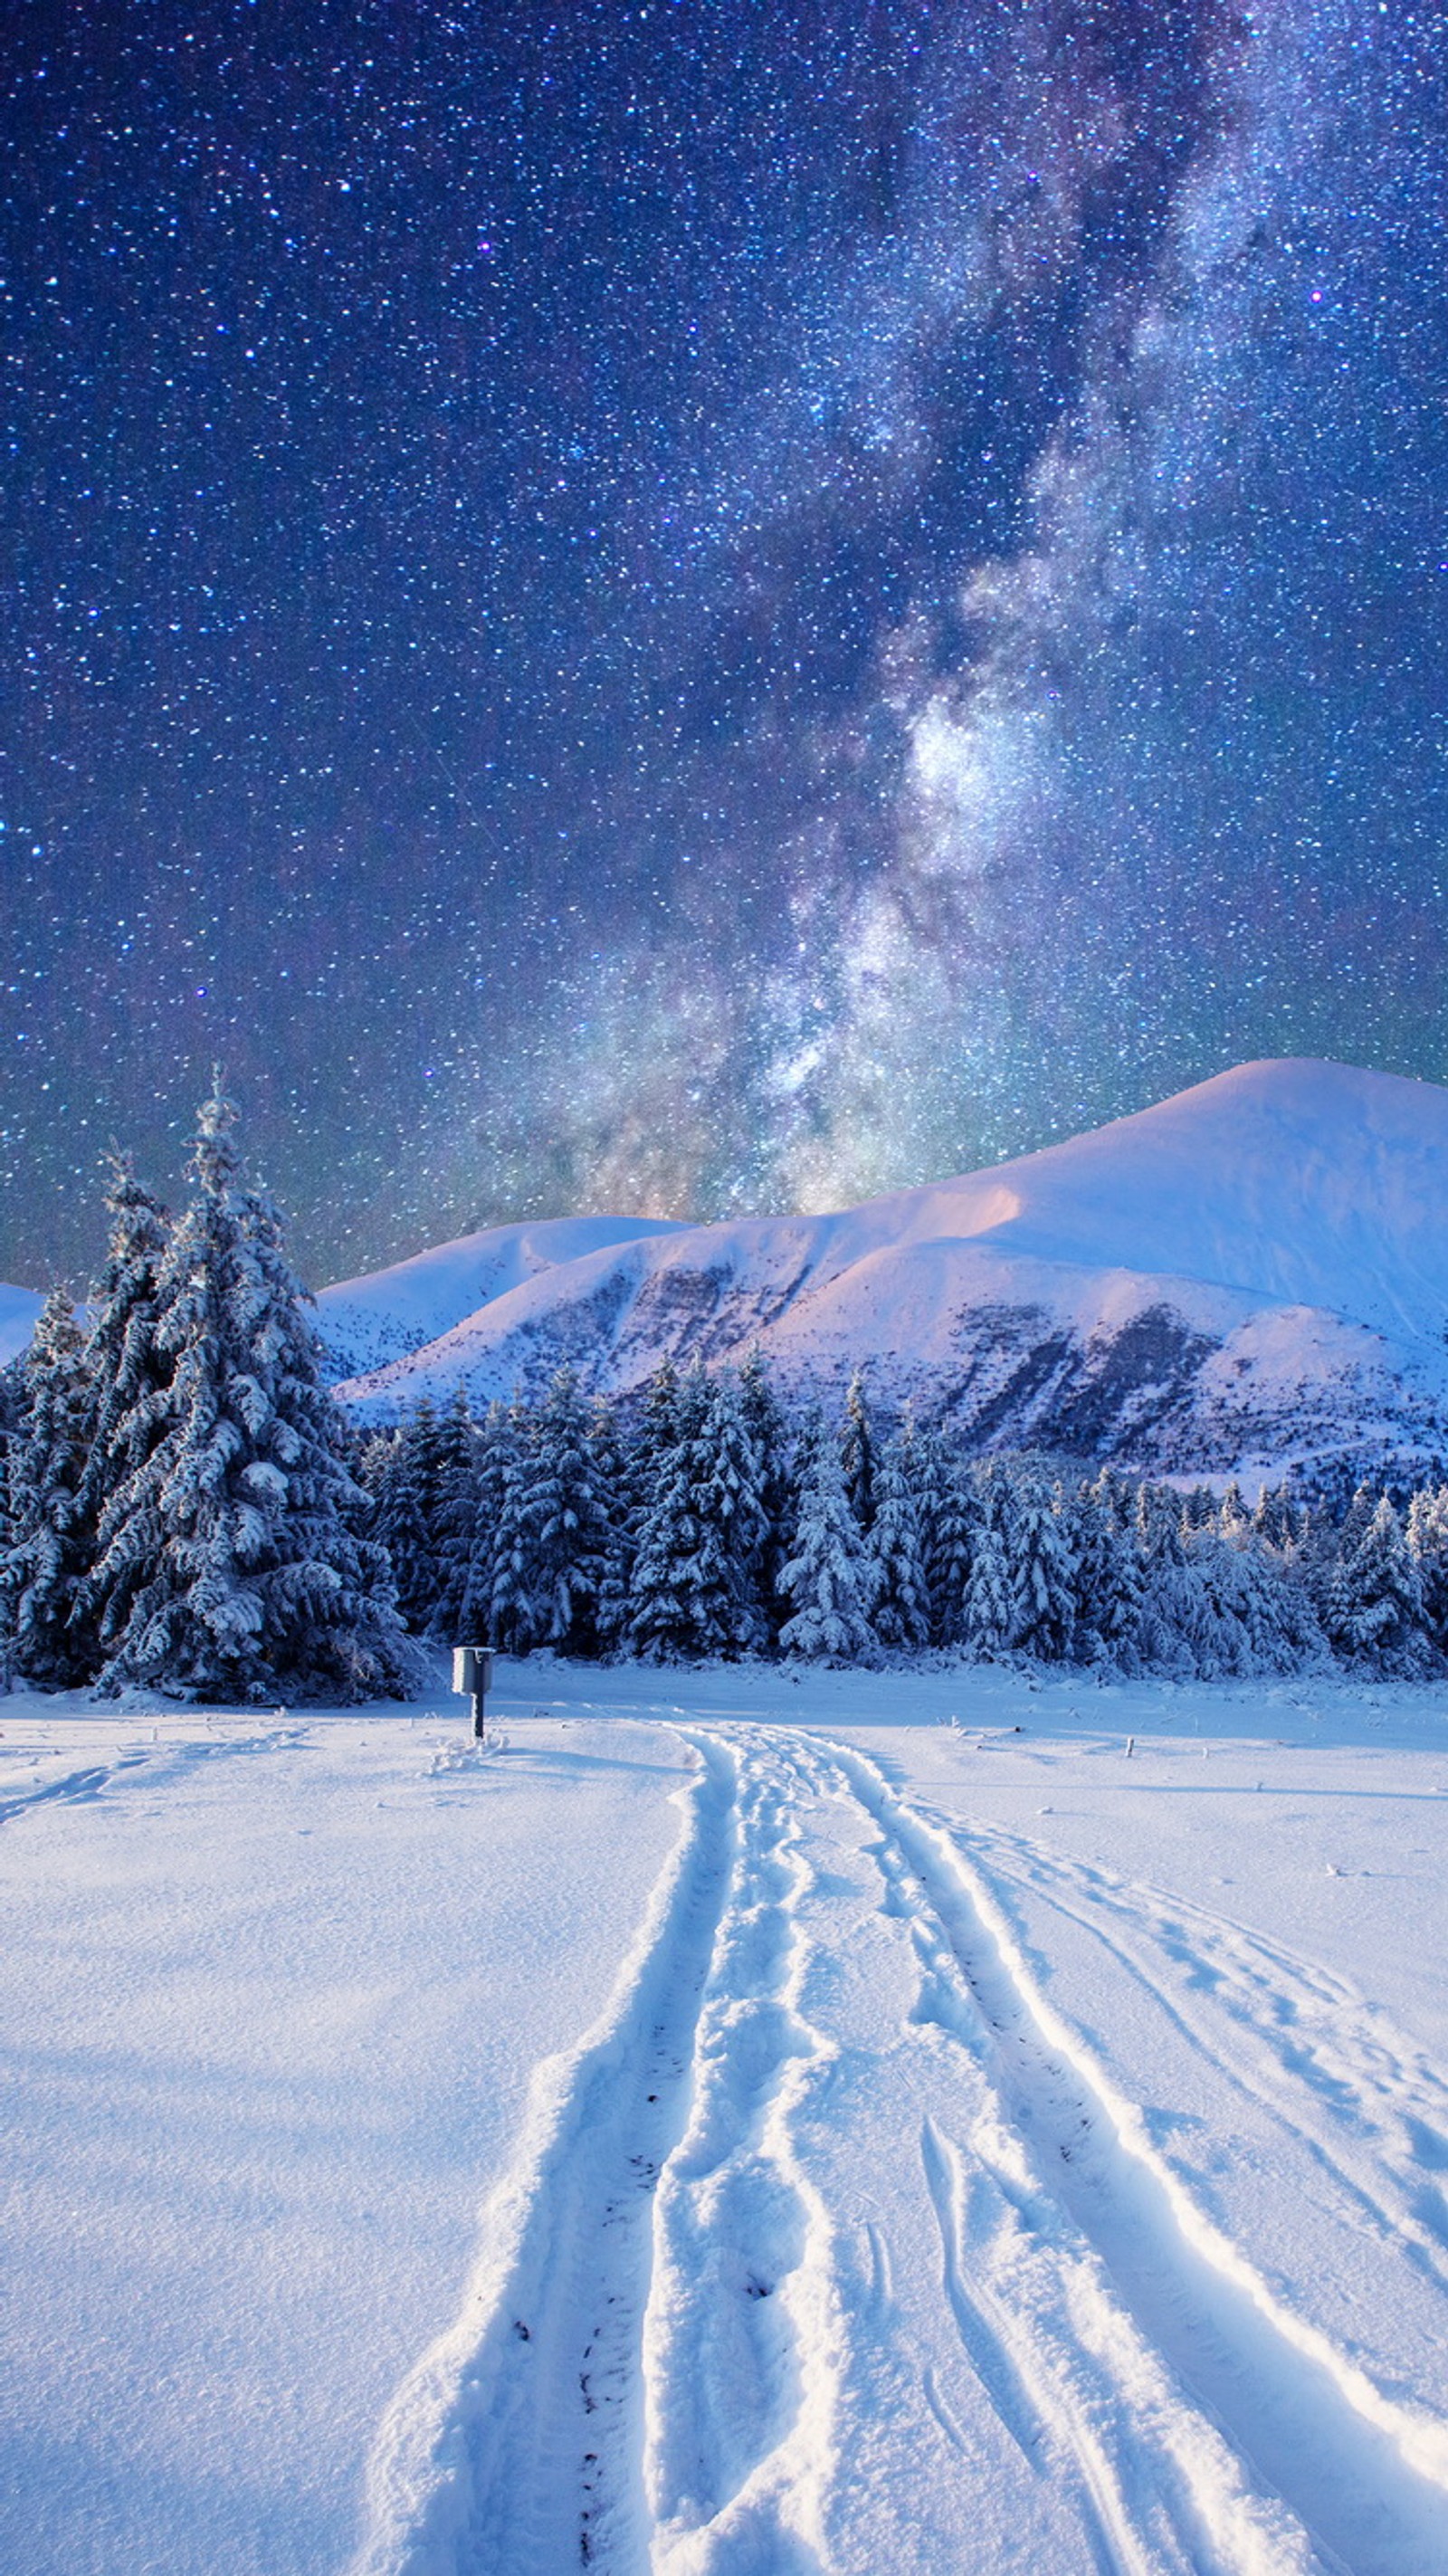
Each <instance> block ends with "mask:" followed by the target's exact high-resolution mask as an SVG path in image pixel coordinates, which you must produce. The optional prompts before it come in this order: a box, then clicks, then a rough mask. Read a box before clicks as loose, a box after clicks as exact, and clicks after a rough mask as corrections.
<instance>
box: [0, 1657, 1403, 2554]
mask: <svg viewBox="0 0 1448 2576" xmlns="http://www.w3.org/2000/svg"><path fill="white" fill-rule="evenodd" d="M495 1715H496V1717H497V1719H498V1720H499V1721H500V1722H501V1726H502V1728H503V1731H504V1733H505V1734H506V1736H507V1739H508V1741H507V1743H506V1745H505V1746H504V1747H503V1748H502V1749H501V1750H497V1751H493V1752H482V1753H479V1752H475V1751H473V1750H472V1749H470V1748H468V1747H466V1746H465V1745H464V1743H463V1740H462V1733H461V1728H460V1724H459V1721H458V1718H457V1716H456V1715H455V1713H454V1704H453V1703H450V1702H446V1701H443V1700H441V1699H440V1700H439V1702H438V1703H437V1706H436V1707H435V1708H433V1709H429V1710H420V1711H415V1712H413V1711H392V1712H376V1711H370V1712H366V1713H361V1714H355V1713H354V1714H349V1715H339V1716H331V1715H320V1716H319V1715H317V1714H315V1713H305V1714H302V1713H291V1714H288V1713H287V1712H285V1711H278V1712H277V1713H276V1714H275V1715H273V1716H265V1715H263V1716H260V1717H258V1716H251V1717H244V1718H243V1717H238V1716H236V1715H235V1714H232V1715H226V1716H223V1715H217V1716H215V1717H214V1718H212V1719H210V1720H208V1719H207V1718H206V1717H205V1716H204V1715H197V1714H194V1713H189V1712H188V1713H177V1712H175V1711H172V1712H169V1713H167V1714H164V1715H163V1714H156V1713H152V1712H149V1711H147V1712H139V1711H138V1712H134V1713H130V1714H126V1715H119V1714H117V1713H116V1712H115V1711H114V1710H110V1711H105V1710H96V1709H92V1708H89V1707H88V1706H87V1705H86V1704H85V1703H84V1702H82V1701H80V1700H59V1701H57V1700H49V1701H43V1700H38V1699H27V1698H20V1697H16V1698H12V1699H10V1700H8V1701H0V1873H3V1879H4V1889H5V1925H6V1930H5V1938H4V1943H3V1949H0V2034H3V2047H4V2056H5V2094H6V2115H5V2126H6V2138H5V2156H4V2161H3V2168H0V2170H3V2185H0V2191H3V2204H0V2205H3V2213H4V2214H3V2222H0V2224H3V2242H4V2246H5V2261H4V2265H3V2278H4V2291H3V2298H4V2308H3V2317H0V2335H3V2350H0V2385H3V2387H4V2390H5V2400H4V2405H3V2410H0V2421H3V2452H0V2463H3V2465H0V2566H3V2567H4V2569H5V2570H6V2571H7V2576H42V2571H43V2576H60V2571H62V2570H63V2571H64V2572H65V2576H100V2572H101V2571H105V2576H114V2571H117V2570H119V2569H122V2568H124V2569H125V2570H126V2571H127V2576H132V2571H141V2570H156V2571H164V2576H202V2571H205V2576H263V2571H265V2576H303V2571H305V2576H331V2571H336V2576H344V2571H350V2576H404V2571H406V2576H462V2571H465V2570H478V2571H482V2570H487V2571H488V2576H525V2571H526V2576H555V2571H556V2572H557V2576H563V2571H565V2570H569V2569H574V2568H578V2567H580V2566H585V2565H586V2566H591V2567H593V2568H596V2569H608V2570H614V2571H618V2576H642V2571H643V2570H645V2569H648V2568H652V2569H654V2570H657V2571H660V2576H664V2572H665V2571H667V2576H693V2571H711V2576H714V2572H715V2571H717V2576H805V2571H810V2576H817V2571H823V2570H830V2569H837V2570H840V2571H842V2576H843V2571H858V2576H936V2571H941V2576H944V2571H951V2576H954V2571H957V2570H959V2571H967V2570H969V2571H982V2576H984V2571H997V2570H1007V2569H1011V2570H1022V2571H1024V2570H1031V2571H1033V2576H1034V2572H1035V2571H1050V2576H1076V2571H1080V2576H1098V2571H1107V2570H1111V2571H1122V2576H1147V2571H1156V2570H1163V2571H1167V2570H1170V2571H1188V2570H1190V2571H1194V2576H1228V2572H1229V2571H1232V2576H1267V2572H1268V2571H1287V2570H1306V2569H1310V2568H1322V2569H1330V2568H1346V2569H1349V2570H1351V2571H1353V2576H1370V2572H1372V2576H1376V2571H1383V2576H1389V2571H1391V2576H1407V2571H1410V2570H1412V2571H1421V2576H1429V2571H1433V2576H1442V2571H1443V2570H1444V2569H1445V2568H1448V2420H1445V2419H1448V2196H1445V2185H1448V1974H1445V1971H1448V1906H1445V1904H1444V1902H1443V1894H1442V1891H1443V1887H1444V1884H1445V1879H1448V1867H1445V1864H1448V1695H1445V1694H1443V1693H1442V1692H1423V1691H1407V1690H1402V1691H1388V1690H1376V1691H1361V1690H1350V1689H1348V1688H1347V1687H1346V1686H1344V1685H1341V1684H1333V1685H1322V1684H1316V1683H1313V1684H1309V1683H1295V1684H1283V1685H1258V1686H1252V1687H1249V1686H1243V1687H1241V1688H1236V1689H1229V1688H1223V1687H1216V1688H1211V1687H1205V1686H1203V1687H1197V1688H1193V1689H1170V1688H1166V1689H1164V1688H1162V1687H1160V1686H1156V1687H1151V1686H1147V1685H1134V1686H1130V1687H1122V1688H1118V1689H1106V1690H1103V1689H1097V1688H1095V1687H1093V1686H1092V1685H1091V1684H1089V1683H1086V1682H1082V1681H1080V1680H1077V1681H1074V1682H1073V1681H1063V1680H1052V1681H1049V1682H1045V1681H1043V1682H1041V1683H1039V1684H1036V1683H1032V1682H1030V1681H1028V1680H1027V1679H1025V1678H1023V1677H1019V1676H1015V1675H1010V1674H1005V1673H986V1672H978V1671H977V1672H969V1671H966V1672H939V1673H926V1674H909V1675H906V1674H895V1675H890V1676H887V1677H883V1678H882V1677H878V1676H870V1675H865V1674H850V1675H841V1676H831V1675H810V1676H808V1677H806V1678H803V1679H802V1680H800V1681H798V1682H796V1681H793V1680H792V1679H791V1678H790V1677H789V1676H788V1675H787V1674H784V1673H782V1672H780V1671H778V1670H766V1669H764V1668H760V1669H757V1670H756V1669H750V1670H743V1671H723V1670H720V1671H713V1672H704V1673H690V1674H673V1673H667V1674H650V1673H642V1672H640V1671H639V1670H638V1669H637V1668H634V1669H619V1670H614V1671H608V1672H598V1671H584V1670H581V1669H576V1668H573V1669H570V1668H566V1667H563V1666H549V1665H547V1664H538V1663H534V1664H530V1665H528V1666H526V1667H522V1666H513V1667H508V1666H505V1667H503V1670H502V1679H501V1687H500V1689H499V1691H498V1693H497V1695H496V1700H495Z"/></svg>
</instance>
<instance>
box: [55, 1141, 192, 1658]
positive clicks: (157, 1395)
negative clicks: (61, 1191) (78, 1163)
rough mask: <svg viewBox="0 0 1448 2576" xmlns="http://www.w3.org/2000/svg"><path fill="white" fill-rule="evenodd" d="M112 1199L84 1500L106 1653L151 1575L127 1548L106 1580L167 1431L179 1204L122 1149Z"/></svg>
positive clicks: (91, 1593)
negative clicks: (117, 1506)
mask: <svg viewBox="0 0 1448 2576" xmlns="http://www.w3.org/2000/svg"><path fill="white" fill-rule="evenodd" d="M106 1205H107V1207H108V1208H109V1210H110V1212H111V1234H110V1242H109V1245H108V1247H107V1252H106V1260H105V1265H104V1268H103V1269H102V1271H101V1275H100V1278H99V1280H98V1281H97V1283H96V1286H95V1288H94V1290H93V1291H92V1294H91V1329H90V1338H89V1342H88V1344H87V1350H86V1364H87V1367H88V1369H89V1372H90V1378H91V1388H92V1404H93V1408H94V1412H93V1427H92V1436H91V1447H90V1455H89V1458H88V1459H87V1462H86V1470H85V1479H84V1484H83V1488H82V1500H83V1509H84V1512H85V1516H86V1517H87V1518H88V1519H89V1520H90V1521H91V1523H92V1524H93V1525H94V1528H95V1531H96V1543H95V1562H94V1564H93V1565H92V1567H91V1569H90V1572H89V1576H88V1579H87V1581H86V1583H85V1585H84V1586H83V1587H82V1594H81V1599H80V1602H79V1604H78V1614H79V1617H80V1619H81V1621H82V1622H83V1623H84V1625H85V1627H86V1628H87V1629H88V1630H89V1632H90V1637H91V1640H92V1651H93V1653H94V1654H95V1656H96V1658H97V1659H99V1658H100V1657H101V1656H102V1655H104V1654H108V1653H109V1652H110V1651H111V1650H112V1648H113V1647H114V1646H115V1645H116V1644H117V1643H118V1642H119V1640H120V1638H121V1637H122V1635H123V1634H124V1632H125V1628H126V1623H127V1620H128V1619H129V1617H130V1613H131V1606H132V1602H133V1599H134V1596H135V1591H136V1588H137V1586H138V1584H139V1583H141V1582H142V1581H144V1579H145V1574H146V1566H145V1562H144V1561H143V1560H137V1559H136V1558H134V1557H126V1558H125V1559H124V1560H123V1561H122V1562H121V1564H120V1565H118V1566H117V1567H116V1569H115V1572H114V1575H113V1577H112V1579H111V1580H109V1581H103V1580H102V1577H101V1572H100V1568H101V1565H102V1563H103V1562H105V1561H106V1559H107V1558H108V1556H109V1553H110V1548H111V1542H112V1540H113V1538H114V1537H115V1535H116V1529H117V1526H118V1521H117V1519H116V1517H115V1515H114V1514H113V1509H112V1506H113V1503H114V1501H115V1498H116V1497H117V1496H118V1495H119V1494H120V1492H121V1491H122V1488H123V1487H125V1486H126V1485H127V1484H129V1482H130V1481H131V1479H132V1478H133V1477H134V1476H135V1475H136V1474H137V1473H138V1471H139V1469H140V1468H141V1467H142V1466H144V1464H145V1462H146V1459H147V1458H148V1457H149V1456H150V1454H151V1452H152V1450H153V1449H154V1448H155V1447H156V1445H157V1443H158V1441H159V1440H160V1438H161V1434H162V1429H163V1426H164V1422H165V1397H166V1389H167V1387H168V1385H169V1383H170V1378H171V1362H170V1358H169V1355H168V1354H167V1353H166V1352H164V1351H163V1350H162V1349H161V1347H160V1343H159V1340H158V1327H159V1324H160V1318H161V1314H162V1311H163V1309H162V1305H161V1280H162V1276H163V1273H164V1270H165V1265H166V1253H167V1248H168V1245H169V1241H170V1231H171V1220H170V1217H169V1214H168V1213H167V1211H166V1209H165V1208H164V1207H163V1206H162V1205H161V1203H160V1201H159V1199H155V1198H153V1197H152V1195H151V1193H150V1191H149V1190H147V1189H144V1188H143V1187H142V1185H141V1183H140V1182H139V1181H138V1180H137V1179H136V1176H135V1173H134V1171H133V1170H132V1168H131V1165H130V1163H129V1162H128V1161H127V1160H126V1158H125V1157H124V1156H122V1155H119V1154H115V1155H112V1156H111V1158H110V1185H109V1187H108V1189H107V1191H106ZM121 1517H124V1514H122V1515H121Z"/></svg>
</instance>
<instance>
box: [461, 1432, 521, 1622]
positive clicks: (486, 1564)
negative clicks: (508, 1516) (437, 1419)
mask: <svg viewBox="0 0 1448 2576" xmlns="http://www.w3.org/2000/svg"><path fill="white" fill-rule="evenodd" d="M522 1442H523V1408H522V1405H521V1403H520V1402H519V1401H518V1399H517V1398H516V1397H515V1398H514V1400H513V1402H512V1403H511V1404H506V1405H505V1404H499V1403H493V1404H490V1405H489V1407H488V1410H487V1413H486V1415H485V1416H484V1419H483V1422H482V1424H481V1426H480V1428H479V1430H478V1433H477V1448H476V1454H475V1462H474V1473H473V1490H474V1504H475V1509H474V1516H473V1527H472V1534H471V1537H470V1540H469V1545H468V1570H467V1583H466V1585H465V1587H464V1591H463V1598H462V1606H461V1608H460V1610H459V1613H458V1631H459V1635H460V1637H461V1638H462V1640H463V1642H464V1643H465V1644H468V1643H471V1644H474V1645H489V1644H491V1643H492V1642H493V1593H494V1587H495V1585H496V1583H497V1578H498V1573H499V1567H500V1558H499V1553H498V1544H499V1536H500V1533H501V1530H502V1525H503V1506H504V1501H505V1498H506V1495H507V1492H508V1486H509V1480H510V1478H511V1477H512V1475H513V1474H514V1471H515V1466H516V1461H517V1457H518V1452H519V1450H520V1449H521V1447H522Z"/></svg>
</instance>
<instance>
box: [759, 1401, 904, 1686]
mask: <svg viewBox="0 0 1448 2576" xmlns="http://www.w3.org/2000/svg"><path fill="white" fill-rule="evenodd" d="M801 1452H802V1454H801V1460H800V1480H799V1520H798V1524H797V1526H796V1530H795V1539H794V1548H793V1551H792V1553H791V1555H790V1557H789V1559H788V1561H787V1563H786V1564H785V1566H784V1568H783V1570H782V1572H781V1575H780V1587H781V1589H782V1591H783V1593H784V1595H785V1598H786V1599H787V1600H788V1601H789V1602H790V1603H791V1604H792V1605H793V1612H792V1616H791V1617H790V1618H788V1619H787V1620H786V1621H785V1623H784V1626H783V1628H782V1629H781V1630H780V1637H779V1642H780V1645H781V1646H782V1647H783V1649H784V1652H785V1653H786V1654H787V1655H798V1656H801V1657H803V1658H804V1659H806V1660H807V1661H810V1662H814V1663H826V1664H863V1665H867V1666H873V1665H874V1664H877V1663H878V1661H879V1657H880V1645H879V1639H878V1638H877V1637H876V1634H875V1630H874V1627H873V1625H872V1622H871V1617H870V1612H871V1608H872V1605H873V1600H874V1568H873V1566H872V1564H871V1562H870V1558H869V1554H868V1552H867V1547H866V1541H865V1536H864V1532H863V1531H862V1530H861V1528H860V1524H859V1521H858V1520H857V1518H856V1516H855V1510H854V1506H853V1504H852V1503H851V1501H850V1497H849V1493H848V1491H847V1490H846V1486H845V1476H844V1466H843V1461H842V1459H841V1455H840V1442H839V1439H838V1436H837V1434H836V1433H835V1432H834V1431H832V1430H831V1429H830V1427H829V1426H828V1425H827V1424H826V1423H825V1422H824V1421H823V1420H822V1419H821V1418H820V1417H819V1416H818V1415H817V1416H816V1417H815V1418H814V1420H813V1421H812V1422H811V1423H810V1424H809V1425H808V1426H807V1428H806V1430H805V1433H804V1437H803V1440H802V1443H801Z"/></svg>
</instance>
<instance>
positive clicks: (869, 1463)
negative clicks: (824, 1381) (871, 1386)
mask: <svg viewBox="0 0 1448 2576" xmlns="http://www.w3.org/2000/svg"><path fill="white" fill-rule="evenodd" d="M840 1463H841V1465H842V1467H843V1469H844V1476H845V1491H846V1493H847V1494H848V1495H849V1498H850V1508H851V1510H852V1511H853V1513H854V1515H855V1519H856V1521H857V1522H858V1523H859V1526H860V1529H861V1530H862V1531H863V1532H864V1533H865V1535H866V1536H867V1537H868V1535H869V1530H870V1524H871V1522H872V1521H873V1520H874V1517H875V1477H876V1473H877V1470H878V1464H879V1444H878V1442H877V1441H876V1438H875V1426H874V1423H873V1422H872V1421H871V1419H870V1407H869V1404H868V1403H867V1401H866V1397H865V1381H864V1378H863V1376H862V1375H861V1373H860V1371H859V1370H858V1369H856V1371H855V1374H854V1376H853V1377H852V1378H851V1380H850V1383H849V1388H848V1391H847V1393H846V1396H845V1418H844V1422H843V1424H842V1425H841V1429H840Z"/></svg>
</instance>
